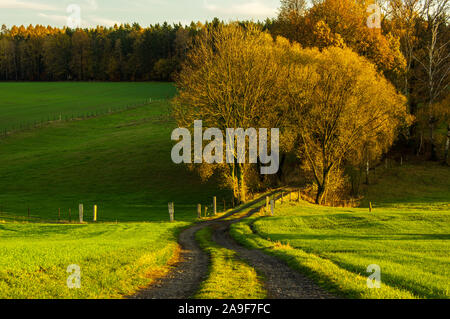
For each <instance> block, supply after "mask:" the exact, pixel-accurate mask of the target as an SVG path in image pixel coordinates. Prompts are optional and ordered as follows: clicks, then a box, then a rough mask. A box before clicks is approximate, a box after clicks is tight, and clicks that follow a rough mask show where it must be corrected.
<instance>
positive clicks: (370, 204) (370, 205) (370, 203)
mask: <svg viewBox="0 0 450 319" xmlns="http://www.w3.org/2000/svg"><path fill="white" fill-rule="evenodd" d="M371 212H372V202H369V213H371Z"/></svg>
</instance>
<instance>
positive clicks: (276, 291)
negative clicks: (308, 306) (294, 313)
mask: <svg viewBox="0 0 450 319" xmlns="http://www.w3.org/2000/svg"><path fill="white" fill-rule="evenodd" d="M256 202H258V200H256V201H254V202H252V203H249V204H247V205H245V206H244V207H241V208H239V209H237V210H234V211H232V212H230V213H228V214H226V215H224V216H222V217H221V218H218V219H214V220H210V221H206V222H201V223H198V224H195V225H194V226H191V227H189V228H187V229H186V230H184V231H182V232H181V234H180V237H179V244H180V246H181V248H182V252H181V261H180V262H179V263H178V264H176V265H175V266H174V269H173V270H172V271H171V272H170V273H169V275H168V276H166V277H163V278H161V279H159V280H157V281H156V282H154V283H153V284H152V285H151V286H150V287H148V288H146V289H143V290H141V291H139V292H138V293H137V294H136V295H134V296H132V297H131V298H136V299H188V298H191V297H192V296H193V295H194V294H195V292H196V291H197V290H198V289H199V287H200V284H201V283H202V281H204V280H206V279H207V276H208V267H209V256H208V254H207V253H205V252H204V251H203V250H202V249H201V248H200V247H199V245H198V243H197V241H196V240H195V234H196V233H197V232H198V231H199V230H201V229H203V228H204V227H211V229H213V237H212V238H213V240H214V241H215V242H216V243H217V244H219V245H221V246H223V247H225V248H227V249H230V250H234V251H236V252H237V254H238V256H239V257H240V258H242V259H243V260H245V261H246V262H247V263H248V264H249V265H250V266H252V267H253V268H255V269H256V270H257V271H258V272H259V273H261V274H262V275H263V276H264V278H265V288H266V290H267V293H268V298H271V299H324V298H333V295H331V294H330V293H328V292H326V291H324V290H323V289H322V288H320V287H319V286H317V285H316V284H315V283H314V282H313V281H312V280H311V279H309V278H308V277H306V276H304V275H302V274H300V273H298V272H297V271H294V270H292V269H291V268H289V267H288V266H287V265H286V264H285V263H284V262H282V261H280V260H278V259H277V258H275V257H273V256H269V255H267V254H265V253H263V252H262V251H260V250H254V249H247V248H245V247H243V246H241V245H239V244H238V243H237V242H236V241H235V240H234V239H233V238H231V236H230V235H229V228H230V226H231V224H233V223H237V222H239V221H241V220H242V219H244V218H248V217H250V216H252V215H253V214H255V213H257V212H258V211H259V210H260V208H261V206H263V205H264V201H261V204H259V205H258V207H257V208H254V209H252V210H250V211H249V212H248V213H247V214H246V215H245V216H243V217H240V218H236V219H231V220H227V218H228V217H230V216H231V215H235V214H237V213H239V212H242V211H243V210H245V209H247V208H248V207H250V206H252V205H253V204H255V203H256Z"/></svg>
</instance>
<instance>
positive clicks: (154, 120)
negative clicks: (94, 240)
mask: <svg viewBox="0 0 450 319" xmlns="http://www.w3.org/2000/svg"><path fill="white" fill-rule="evenodd" d="M62 85H63V87H64V86H65V84H64V83H63V84H62ZM92 85H93V86H97V85H98V84H97V83H95V84H92ZM128 85H129V84H125V87H127V86H128ZM139 85H140V84H139ZM158 86H160V84H158ZM165 86H166V87H165V90H166V91H169V90H170V87H171V85H169V84H165ZM150 87H151V86H150ZM133 92H134V91H133V90H132V91H131V92H130V94H133ZM151 92H152V90H150V92H149V93H148V94H149V95H151ZM49 99H51V98H49ZM0 110H1V108H0ZM168 112H169V109H168V101H161V102H153V103H150V104H148V105H145V106H142V107H139V108H137V109H131V110H125V111H122V112H119V113H115V114H107V115H102V116H99V117H97V118H91V119H87V120H80V121H70V122H64V121H63V122H54V123H51V124H49V125H47V126H45V127H43V128H38V129H33V130H29V131H24V132H20V133H16V134H13V135H12V136H8V137H7V138H3V139H0V154H1V156H0V206H1V211H2V212H3V213H4V214H3V215H5V213H7V215H11V216H14V215H16V216H26V215H27V214H28V207H29V208H30V214H31V217H36V218H42V219H46V220H57V219H58V209H61V212H62V218H63V219H65V220H67V219H68V213H69V209H71V212H72V216H73V215H74V214H75V213H76V212H77V211H78V204H79V203H83V204H84V205H85V211H86V213H87V215H88V216H89V218H90V217H91V215H92V206H93V205H94V204H97V205H98V207H99V219H100V221H115V220H119V221H160V220H167V218H168V213H167V203H168V202H169V201H170V202H174V203H175V210H176V218H177V219H178V220H193V219H194V218H195V217H196V204H198V203H201V204H211V202H212V197H213V196H217V197H218V201H219V203H222V201H223V199H226V200H227V202H228V203H229V202H230V201H231V195H230V194H229V193H228V192H224V191H223V190H219V189H218V188H217V187H216V186H215V183H214V181H210V182H208V183H202V181H201V180H200V179H199V177H198V176H197V174H196V173H195V172H190V171H188V170H187V169H186V167H185V166H182V165H175V164H173V163H172V160H171V157H170V152H171V147H172V145H173V144H172V141H171V140H170V136H171V132H172V130H173V128H174V127H175V123H174V122H173V121H172V119H171V118H170V116H169V115H168ZM222 205H223V204H222ZM4 218H6V217H4ZM0 219H1V217H0Z"/></svg>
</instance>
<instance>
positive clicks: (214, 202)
mask: <svg viewBox="0 0 450 319" xmlns="http://www.w3.org/2000/svg"><path fill="white" fill-rule="evenodd" d="M213 210H214V216H216V215H217V198H216V196H214V199H213Z"/></svg>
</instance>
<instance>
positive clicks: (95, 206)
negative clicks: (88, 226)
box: [94, 205, 97, 222]
mask: <svg viewBox="0 0 450 319" xmlns="http://www.w3.org/2000/svg"><path fill="white" fill-rule="evenodd" d="M96 221H97V205H94V222H96Z"/></svg>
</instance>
